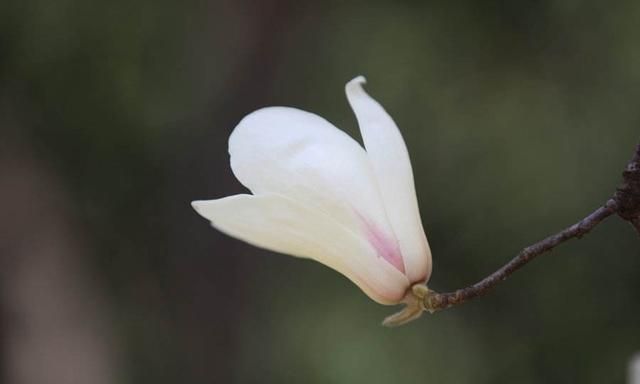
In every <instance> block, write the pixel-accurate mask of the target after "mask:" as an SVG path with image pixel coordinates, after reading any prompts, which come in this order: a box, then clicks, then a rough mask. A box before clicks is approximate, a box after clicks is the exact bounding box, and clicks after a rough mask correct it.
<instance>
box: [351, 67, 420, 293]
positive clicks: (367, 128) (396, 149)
mask: <svg viewBox="0 0 640 384" xmlns="http://www.w3.org/2000/svg"><path fill="white" fill-rule="evenodd" d="M365 81H366V80H365V78H364V77H362V76H359V77H357V78H355V79H353V80H351V81H350V82H349V83H347V85H346V94H347V98H348V99H349V103H350V104H351V108H352V109H353V111H354V113H355V114H356V118H357V119H358V125H359V126H360V132H361V134H362V139H363V141H364V145H365V148H366V150H367V154H368V156H369V159H370V161H371V164H372V166H373V169H374V172H375V176H376V178H377V180H378V186H379V188H380V193H381V195H382V199H383V201H384V206H385V209H386V213H387V217H388V218H389V221H390V222H391V226H392V227H393V231H394V232H395V235H396V237H397V239H398V242H399V244H400V250H401V251H402V255H403V258H404V262H405V269H406V271H407V275H408V277H409V280H411V281H412V282H417V281H421V280H425V279H428V278H429V276H430V274H431V251H430V249H429V244H428V243H427V238H426V236H425V234H424V230H423V228H422V220H421V219H420V212H419V210H418V200H417V198H416V192H415V186H414V181H413V171H412V170H411V162H410V160H409V153H408V151H407V147H406V145H405V142H404V140H403V139H402V135H401V134H400V131H399V130H398V127H397V126H396V124H395V122H394V121H393V119H391V116H389V115H388V114H387V112H386V111H385V110H384V108H382V106H381V105H380V104H379V103H378V102H377V101H375V100H374V99H372V98H371V97H370V96H369V95H368V94H367V93H366V92H365V91H364V89H363V88H362V84H364V83H365Z"/></svg>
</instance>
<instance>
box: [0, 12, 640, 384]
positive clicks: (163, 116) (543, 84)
mask: <svg viewBox="0 0 640 384" xmlns="http://www.w3.org/2000/svg"><path fill="white" fill-rule="evenodd" d="M639 41H640V2H637V1H633V0H628V1H618V2H598V1H593V2H582V1H573V0H567V1H506V0H503V1H497V0H491V1H482V2H480V1H473V0H467V1H458V2H448V1H435V2H433V1H430V2H422V1H393V2H391V1H386V2H385V1H367V2H364V1H363V2H341V1H324V2H320V1H318V2H313V3H304V2H298V1H290V2H281V1H273V0H265V1H248V0H246V1H232V0H228V1H216V0H212V1H207V0H186V1H181V2H178V1H168V0H155V1H150V0H141V1H125V0H114V1H102V2H96V1H79V0H55V1H51V0H28V1H24V0H22V1H21V0H3V1H2V2H0V127H1V128H0V214H1V217H2V220H1V221H0V279H1V280H0V300H1V301H0V308H1V314H2V316H0V342H1V345H2V349H1V352H0V361H2V367H1V368H2V378H0V380H1V381H2V382H7V383H12V384H13V383H16V384H24V383H29V384H30V383H34V384H36V383H38V384H40V383H60V384H62V383H64V384H70V383H71V384H72V383H89V384H92V383H100V384H101V383H154V384H164V383H189V384H190V383H367V384H376V383H390V382H393V383H407V384H410V383H438V384H446V383H456V384H460V383H462V384H464V383H474V384H479V383H523V384H526V383H623V382H625V377H626V370H627V364H628V361H629V359H630V357H631V356H632V355H633V354H634V353H635V352H637V351H638V350H640V326H639V325H640V306H639V305H638V303H639V301H640V257H639V256H640V241H639V239H638V237H637V234H635V233H634V232H633V230H632V228H631V227H630V226H629V225H627V224H626V223H625V222H622V221H621V220H619V219H617V218H612V219H610V220H608V221H607V222H605V223H604V224H602V225H601V226H599V227H598V228H596V230H595V231H594V232H593V233H592V234H590V235H589V236H587V237H585V238H584V239H582V240H581V241H579V242H578V241H574V242H571V243H568V244H566V245H563V246H561V247H560V248H558V249H557V250H555V251H554V252H553V253H550V254H547V255H544V256H542V257H541V258H540V259H538V260H536V261H535V262H533V263H531V264H530V265H528V266H527V267H525V269H524V270H522V271H520V272H518V273H517V274H515V275H514V276H513V277H512V278H511V279H509V280H508V281H506V282H504V283H502V284H501V285H499V287H498V288H497V289H496V290H495V291H494V292H492V293H491V294H490V295H488V296H486V297H483V298H480V299H478V300H475V301H473V302H469V303H468V304H465V305H463V306H460V307H456V308H453V309H451V310H448V311H444V312H441V313H438V314H436V315H433V316H425V317H424V318H422V319H421V320H419V321H416V322H414V323H412V324H410V325H407V326H405V327H401V328H398V329H386V328H383V327H382V326H380V321H381V320H382V318H383V317H384V316H386V315H388V314H390V313H392V312H393V311H394V310H395V308H391V307H383V306H379V305H377V304H375V303H374V302H372V301H371V300H369V299H368V298H367V297H366V296H365V295H364V294H362V293H361V292H360V291H359V290H358V289H357V288H356V287H355V286H353V285H352V284H351V283H350V282H349V281H347V280H346V279H345V278H343V277H341V276H340V275H338V274H336V273H334V272H332V271H330V270H329V269H327V268H325V267H323V266H321V265H320V264H316V263H313V262H309V261H304V260H299V259H294V258H291V257H285V256H281V255H276V254H272V253H270V252H266V251H263V250H259V249H256V248H253V247H251V246H249V245H246V244H243V243H241V242H239V241H237V240H235V239H232V238H229V237H226V236H224V235H222V234H220V233H218V232H216V231H214V230H212V229H211V228H210V227H209V225H208V224H207V223H206V221H205V220H203V219H202V218H200V217H199V216H197V215H196V214H195V213H194V212H193V211H192V209H191V207H190V206H189V202H190V201H191V200H194V199H202V198H214V197H221V196H225V195H229V194H232V193H237V192H240V191H243V188H242V186H241V185H240V184H239V183H238V182H237V181H236V180H235V179H234V177H233V175H232V174H231V171H230V169H229V164H228V155H227V148H226V144H227V143H226V142H227V138H228V136H229V133H230V132H231V130H232V129H233V127H234V126H235V124H236V123H237V122H238V121H239V120H240V119H241V118H242V117H243V116H244V115H245V114H247V113H249V112H251V111H253V110H255V109H257V108H259V107H263V106H268V105H287V106H295V107H298V108H302V109H305V110H309V111H313V112H315V113H317V114H319V115H321V116H323V117H325V118H327V119H328V120H330V121H332V122H334V123H335V124H336V125H337V126H339V127H341V128H342V129H345V130H346V131H348V132H349V133H351V134H352V135H354V136H355V137H358V136H357V128H356V122H355V118H354V117H353V115H352V113H351V111H350V109H349V107H348V105H347V102H346V100H345V97H344V94H343V86H344V83H345V82H346V81H348V80H350V79H351V78H353V77H355V76H356V75H360V74H362V75H365V76H366V77H367V78H368V80H369V84H368V86H367V89H368V91H369V92H370V93H371V94H372V95H373V96H374V97H375V98H376V99H378V100H379V101H380V102H381V103H382V104H383V105H384V106H385V107H386V108H387V110H388V111H389V112H390V114H391V115H392V116H393V117H394V118H395V120H396V122H397V123H398V125H399V126H400V128H401V130H402V132H403V134H404V136H405V139H406V141H407V144H408V147H409V152H410V154H411V157H412V160H413V166H414V170H415V173H416V174H415V178H416V183H417V190H418V195H419V196H418V197H419V201H420V208H421V212H422V218H423V220H424V226H425V228H426V230H427V235H428V237H429V240H430V243H431V247H432V251H433V255H434V273H433V276H432V279H431V282H430V286H431V287H432V288H434V289H436V290H451V289H455V288H460V287H462V286H465V285H468V284H470V283H473V282H475V281H476V280H478V279H480V278H481V277H483V276H485V275H487V274H488V273H490V272H492V271H493V270H495V269H496V268H498V267H499V266H500V265H502V264H503V263H505V262H506V261H507V260H509V259H510V258H511V257H512V256H514V255H515V253H517V251H518V250H519V249H520V248H522V247H523V246H525V245H527V244H530V243H532V242H534V241H536V240H539V239H540V238H542V237H544V236H546V235H548V234H550V233H552V232H555V231H557V230H559V229H561V228H562V227H563V226H565V225H568V224H571V223H572V222H574V221H576V220H577V219H579V218H581V217H582V216H584V215H585V214H587V213H588V212H590V211H591V210H592V209H593V208H595V207H597V206H598V205H599V204H601V203H602V202H604V201H605V199H606V198H607V197H608V196H609V195H610V194H611V193H612V191H613V190H614V187H615V186H616V185H617V184H618V182H619V179H620V172H621V170H622V168H623V167H624V165H625V164H626V161H627V160H628V159H629V158H630V156H631V153H632V150H633V148H634V145H635V144H636V143H637V142H638V139H640V134H639V126H640V108H638V106H639V102H638V101H639V100H640V87H639V86H640V44H639ZM358 140H359V137H358Z"/></svg>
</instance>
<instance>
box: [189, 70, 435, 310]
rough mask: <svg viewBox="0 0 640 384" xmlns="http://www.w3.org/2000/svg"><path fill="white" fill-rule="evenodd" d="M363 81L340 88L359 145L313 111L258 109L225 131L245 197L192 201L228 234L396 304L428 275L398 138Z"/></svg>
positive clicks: (424, 245)
mask: <svg viewBox="0 0 640 384" xmlns="http://www.w3.org/2000/svg"><path fill="white" fill-rule="evenodd" d="M364 83H365V79H364V77H362V76H360V77H357V78H355V79H353V80H351V81H350V82H349V83H347V85H346V94H347V99H348V100H349V103H350V104H351V108H352V109H353V111H354V112H355V115H356V117H357V120H358V124H359V126H360V132H361V134H362V138H363V141H364V146H365V148H366V151H365V149H364V148H362V146H361V145H360V144H359V143H358V142H356V141H355V140H354V139H352V138H351V137H350V136H349V135H347V134H345V133H344V132H343V131H341V130H339V129H338V128H336V127H335V126H334V125H332V124H331V123H329V122H328V121H327V120H325V119H323V118H322V117H320V116H317V115H314V114H312V113H309V112H305V111H301V110H299V109H295V108H287V107H268V108H263V109H260V110H257V111H255V112H253V113H251V114H249V115H248V116H246V117H245V118H244V119H242V121H240V123H239V124H238V126H237V127H236V128H235V130H234V131H233V133H232V134H231V137H230V138H229V154H230V156H231V169H232V170H233V173H234V174H235V176H236V177H237V178H238V180H239V181H240V182H241V183H242V184H243V185H244V186H246V187H247V188H248V189H249V190H250V191H251V192H252V194H240V195H234V196H229V197H224V198H221V199H215V200H202V201H194V202H193V203H192V205H193V208H194V209H195V210H196V211H197V212H198V213H199V214H200V215H202V216H203V217H205V218H206V219H208V220H209V221H211V224H212V225H213V227H215V228H217V229H219V230H220V231H222V232H224V233H226V234H228V235H230V236H233V237H236V238H238V239H240V240H243V241H245V242H247V243H250V244H253V245H255V246H258V247H262V248H266V249H269V250H272V251H275V252H280V253H284V254H288V255H292V256H298V257H304V258H309V259H313V260H316V261H318V262H320V263H322V264H325V265H327V266H329V267H331V268H333V269H334V270H336V271H338V272H340V273H342V274H343V275H344V276H346V277H347V278H349V279H350V280H351V281H353V282H354V283H355V284H357V285H358V286H359V287H360V288H361V289H362V290H363V291H364V292H365V293H366V294H367V295H368V296H369V297H371V298H372V299H373V300H375V301H377V302H378V303H381V304H397V303H400V302H403V300H404V301H405V302H406V300H405V299H406V297H407V295H408V294H409V292H410V289H409V288H410V287H411V286H412V285H414V284H415V283H424V282H426V280H427V279H428V278H429V276H430V274H431V252H430V250H429V245H428V243H427V238H426V236H425V234H424V230H423V228H422V222H421V219H420V213H419V210H418V202H417V199H416V193H415V187H414V181H413V172H412V170H411V163H410V161H409V154H408V152H407V148H406V145H405V143H404V140H403V139H402V136H401V134H400V131H399V130H398V128H397V126H396V124H395V123H394V121H393V120H392V119H391V117H390V116H389V115H388V114H387V112H386V111H385V110H384V109H383V108H382V106H381V105H380V104H378V103H377V102H376V101H375V100H374V99H372V98H371V97H370V96H369V95H368V94H367V93H366V92H365V91H364V89H363V88H362V85H363V84H364Z"/></svg>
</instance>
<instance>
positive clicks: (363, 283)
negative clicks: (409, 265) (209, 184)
mask: <svg viewBox="0 0 640 384" xmlns="http://www.w3.org/2000/svg"><path fill="white" fill-rule="evenodd" d="M192 205H193V207H194V209H195V210H196V211H197V212H198V213H199V214H200V215H202V216H203V217H205V218H207V219H208V220H209V221H211V224H212V225H213V226H214V227H215V228H217V229H219V230H220V231H222V232H224V233H226V234H228V235H230V236H233V237H236V238H238V239H240V240H243V241H245V242H247V243H250V244H253V245H255V246H258V247H262V248H266V249H269V250H272V251H276V252H280V253H285V254H288V255H292V256H301V257H306V258H310V259H314V260H316V261H319V262H320V263H322V264H325V265H327V266H329V267H331V268H333V269H335V270H336V271H338V272H340V273H342V274H343V275H345V276H346V277H347V278H349V279H350V280H351V281H353V282H354V283H355V284H357V285H358V286H359V287H360V288H361V289H362V290H363V291H364V292H365V293H366V294H367V295H368V296H370V297H371V298H372V299H373V300H375V301H377V302H379V303H381V304H396V303H398V302H399V301H400V300H401V299H402V298H403V296H404V294H405V292H406V290H407V288H408V287H409V281H408V279H407V278H406V276H405V275H403V274H402V273H400V272H399V271H398V270H397V269H395V268H394V267H392V266H391V265H390V264H389V263H387V262H386V261H384V260H382V259H381V258H379V257H378V256H377V254H376V250H375V249H374V248H373V246H372V245H371V243H370V242H369V241H368V240H367V239H366V238H364V237H362V236H361V235H360V234H359V233H354V232H353V231H352V230H351V229H350V228H346V227H345V226H343V225H342V224H341V223H339V222H337V221H336V220H335V219H333V216H334V215H333V213H334V212H322V211H319V210H318V209H316V208H310V207H308V206H305V205H303V204H300V203H299V202H296V201H294V200H291V199H289V198H287V197H284V196H280V195H274V194H264V195H258V196H253V195H235V196H230V197H226V198H222V199H217V200H207V201H194V202H193V203H192ZM335 214H336V215H339V214H340V213H339V212H335Z"/></svg>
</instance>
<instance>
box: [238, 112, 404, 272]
mask: <svg viewBox="0 0 640 384" xmlns="http://www.w3.org/2000/svg"><path fill="white" fill-rule="evenodd" d="M229 153H230V155H231V168H232V170H233V172H234V174H235V175H236V177H237V178H238V180H240V182H241V183H242V184H244V185H245V186H246V187H247V188H249V189H250V190H251V191H252V192H253V194H254V195H261V194H265V193H274V194H279V195H283V196H286V197H288V198H289V199H291V200H294V201H296V202H298V203H299V204H302V205H304V206H308V207H311V208H313V209H315V210H318V211H320V212H323V213H324V214H326V215H331V218H332V219H333V220H334V221H337V222H338V223H340V224H341V225H343V226H345V227H347V228H349V229H350V230H351V231H353V232H355V233H358V234H359V235H362V234H364V235H365V236H367V237H368V238H369V239H370V241H371V242H372V243H374V245H375V247H376V249H377V250H378V254H379V255H380V256H381V257H382V258H383V259H385V260H387V261H388V262H389V263H390V264H392V265H394V266H395V267H396V268H397V269H398V270H400V271H404V263H403V261H402V255H401V253H400V248H399V246H398V243H397V240H396V238H395V235H394V233H393V229H392V228H391V224H390V223H389V221H388V219H387V217H386V213H385V209H384V204H383V200H382V197H381V195H380V192H379V190H378V186H377V180H376V177H375V175H374V172H373V168H372V167H371V164H370V162H369V158H368V157H367V154H366V152H365V151H364V149H363V148H362V147H361V146H360V144H358V143H357V142H356V141H355V140H353V139H352V138H351V137H349V136H348V135H347V134H345V133H344V132H342V131H340V130H339V129H337V128H336V127H335V126H333V125H332V124H331V123H329V122H328V121H326V120H325V119H323V118H321V117H319V116H317V115H314V114H312V113H308V112H304V111H301V110H299V109H295V108H286V107H269V108H264V109H260V110H258V111H255V112H253V113H251V114H249V115H248V116H247V117H245V118H244V119H242V121H241V122H240V123H239V124H238V126H237V127H236V128H235V130H234V131H233V133H232V135H231V137H230V138H229ZM343 257H350V256H348V255H344V256H343Z"/></svg>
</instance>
